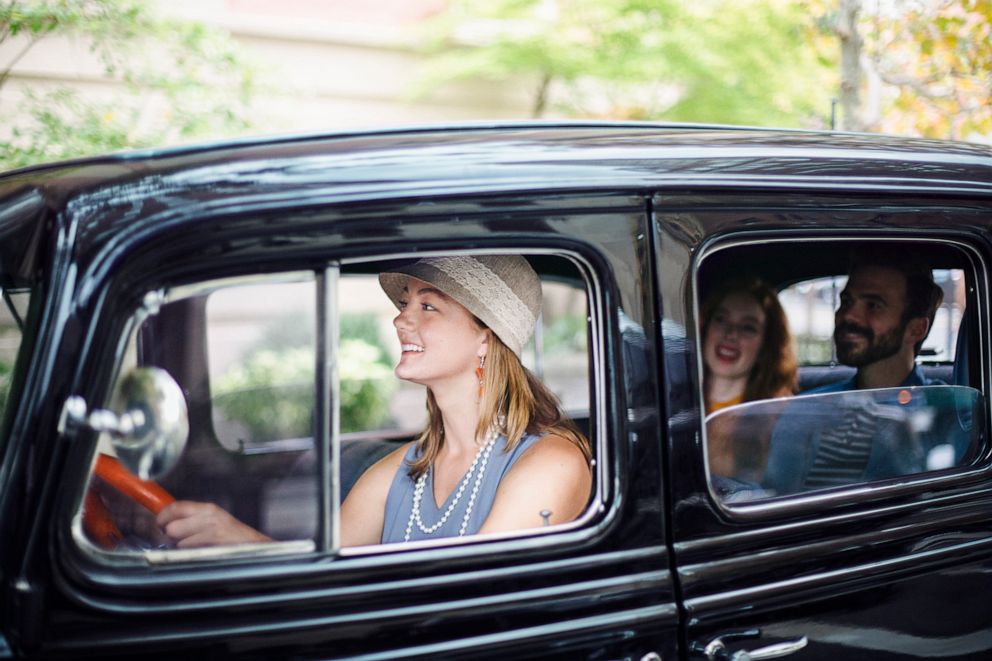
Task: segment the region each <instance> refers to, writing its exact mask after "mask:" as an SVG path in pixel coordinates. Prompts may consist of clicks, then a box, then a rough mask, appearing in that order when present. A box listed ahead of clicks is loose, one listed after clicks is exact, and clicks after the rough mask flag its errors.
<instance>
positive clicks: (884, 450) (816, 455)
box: [697, 240, 988, 504]
mask: <svg viewBox="0 0 992 661" xmlns="http://www.w3.org/2000/svg"><path fill="white" fill-rule="evenodd" d="M983 274H984V266H983V264H982V262H981V261H980V259H978V257H977V256H976V255H975V254H974V253H972V252H971V251H970V250H968V249H966V248H964V247H961V246H958V245H954V244H950V243H940V242H927V243H920V242H900V241H864V240H861V241H849V242H848V241H820V242H816V241H813V242H808V243H802V244H796V243H794V242H790V241H781V242H769V243H767V244H762V245H758V246H756V245H753V244H750V245H746V246H726V247H721V248H717V249H715V250H712V251H710V252H709V253H708V254H706V255H704V257H703V259H702V260H701V262H700V265H699V268H698V271H697V312H698V320H699V322H698V323H699V325H698V335H697V337H698V343H699V344H698V347H699V356H700V357H701V359H700V365H699V370H700V385H701V401H702V404H703V407H704V408H705V412H706V414H705V429H704V434H705V439H706V464H707V471H708V475H709V480H710V485H711V489H712V491H713V493H714V495H715V496H716V497H717V498H718V499H720V500H722V501H723V502H725V503H728V504H733V503H741V502H751V501H755V500H765V499H770V498H780V497H786V496H792V495H796V494H805V493H810V492H818V491H829V490H838V489H840V490H842V489H843V488H845V487H850V486H852V485H858V484H864V483H871V482H886V481H891V482H895V481H901V480H904V479H905V478H906V477H907V476H912V475H916V474H928V473H936V472H941V471H944V472H947V471H953V470H955V469H961V468H964V467H969V466H972V465H974V464H976V463H977V462H980V461H981V460H982V458H983V457H984V456H985V455H986V454H987V448H986V446H987V443H988V441H987V429H986V410H985V409H986V403H985V399H986V395H985V392H984V385H983V384H984V374H983V368H982V360H981V356H982V351H983V348H982V347H981V346H980V342H979V337H980V334H979V332H978V329H979V328H980V324H981V319H980V317H981V316H982V312H981V311H982V310H983V309H984V308H983V303H982V301H983V300H984V299H983V296H982V294H981V288H980V283H982V282H984V275H983Z"/></svg>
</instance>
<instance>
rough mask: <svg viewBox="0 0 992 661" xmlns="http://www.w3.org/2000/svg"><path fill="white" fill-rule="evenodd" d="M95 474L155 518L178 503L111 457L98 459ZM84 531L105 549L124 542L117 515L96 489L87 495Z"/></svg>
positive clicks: (103, 455) (170, 495) (162, 490)
mask: <svg viewBox="0 0 992 661" xmlns="http://www.w3.org/2000/svg"><path fill="white" fill-rule="evenodd" d="M93 474H94V475H96V476H97V477H99V478H100V479H101V480H103V481H104V482H106V483H107V484H108V485H110V486H111V487H113V488H114V489H116V490H117V491H119V492H120V493H121V494H123V495H124V496H126V497H127V498H129V499H130V500H132V501H134V502H135V503H137V504H138V505H141V506H142V507H144V508H145V509H147V510H148V511H150V512H151V513H152V514H156V515H157V514H158V513H159V512H161V511H162V510H163V509H165V507H166V506H167V505H169V504H171V503H173V502H175V500H176V499H175V498H173V497H172V494H170V493H169V492H168V491H166V490H165V489H163V488H162V487H160V486H159V485H157V484H155V483H154V482H150V481H148V480H142V479H141V478H139V477H138V476H137V475H135V474H134V473H132V472H131V471H129V470H128V469H126V468H124V466H123V465H121V463H120V462H119V461H117V459H115V458H114V457H111V456H110V455H106V454H100V455H97V459H96V467H95V468H94V469H93ZM83 529H84V530H85V531H86V533H87V534H88V535H89V536H90V538H91V539H92V540H93V541H95V542H96V543H97V544H98V545H100V546H101V547H103V548H105V549H113V548H115V547H116V546H117V545H118V544H120V543H121V541H123V539H124V535H122V534H121V531H120V528H118V527H117V523H116V522H115V521H114V516H113V514H111V513H110V510H108V509H107V506H106V505H105V504H104V503H103V500H102V499H101V498H100V496H99V494H97V492H96V491H95V490H94V489H93V488H92V487H90V489H89V491H87V492H86V503H85V509H84V511H83Z"/></svg>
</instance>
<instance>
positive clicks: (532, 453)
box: [479, 435, 592, 534]
mask: <svg viewBox="0 0 992 661" xmlns="http://www.w3.org/2000/svg"><path fill="white" fill-rule="evenodd" d="M591 488H592V472H591V471H590V469H589V463H588V462H587V461H586V458H585V456H584V455H583V454H582V451H581V450H580V449H579V448H578V447H576V446H575V444H574V443H572V442H571V441H569V440H568V439H566V438H563V437H561V436H555V435H548V436H545V437H544V438H542V439H541V440H539V441H538V442H537V443H535V444H534V445H533V446H531V447H530V448H529V449H528V450H527V451H526V452H524V454H523V456H521V457H520V459H519V460H517V462H516V463H515V464H514V465H513V467H512V468H511V469H510V470H509V472H508V473H507V474H506V476H505V477H504V478H503V481H502V482H500V485H499V487H498V488H497V490H496V499H495V501H494V502H493V508H492V510H491V511H490V512H489V516H488V517H486V521H485V523H484V524H482V529H481V530H479V533H480V534H485V533H492V532H504V531H507V530H520V529H523V528H537V527H540V526H543V525H544V524H545V518H544V517H543V516H542V515H541V512H550V515H549V516H548V518H547V521H548V522H549V523H551V524H556V523H567V522H569V521H572V520H574V519H575V518H576V517H578V516H579V515H580V514H582V511H583V510H584V509H585V507H586V504H587V503H588V502H589V493H590V490H591Z"/></svg>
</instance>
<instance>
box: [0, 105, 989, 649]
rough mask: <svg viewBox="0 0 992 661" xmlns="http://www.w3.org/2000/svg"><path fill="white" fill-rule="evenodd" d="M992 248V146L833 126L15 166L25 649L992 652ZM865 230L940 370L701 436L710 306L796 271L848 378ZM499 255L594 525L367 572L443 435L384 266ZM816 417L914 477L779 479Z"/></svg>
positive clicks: (814, 369) (10, 355)
mask: <svg viewBox="0 0 992 661" xmlns="http://www.w3.org/2000/svg"><path fill="white" fill-rule="evenodd" d="M990 231H992V150H990V149H989V148H988V147H982V146H978V145H966V144H952V143H941V142H931V141H924V140H911V139H896V138H883V137H878V136H863V135H846V134H835V133H819V134H818V133H807V132H786V131H767V130H742V129H733V128H719V127H713V128H706V127H670V126H651V125H637V124H627V125H623V124H617V125H583V124H565V125H547V124H544V125H512V126H497V127H460V128H446V129H411V130H404V131H389V132H378V133H353V134H343V135H327V136H314V137H305V138H300V137H294V138H286V139H266V140H259V141H242V142H237V143H226V144H218V145H210V146H204V147H189V148H180V149H171V150H162V151H147V152H136V153H126V154H120V155H113V156H107V157H103V158H94V159H87V160H81V161H75V162H69V163H63V164H55V165H51V166H44V167H36V168H29V169H25V170H20V171H16V172H11V173H8V174H6V175H3V176H2V177H0V237H2V238H0V286H2V289H3V297H4V301H5V303H6V305H5V306H3V307H4V308H5V312H4V313H3V314H4V316H3V318H2V320H0V321H2V323H3V333H2V335H0V340H2V346H0V372H2V373H0V378H2V380H3V384H4V392H3V418H2V429H0V590H2V592H3V602H2V604H3V605H2V606H0V657H2V658H46V659H47V658H71V659H79V658H100V659H106V658H114V657H125V658H132V657H137V656H141V657H144V658H151V657H161V658H170V659H175V658H181V657H182V656H186V657H187V658H220V657H227V656H237V657H243V658H339V657H342V658H343V657H360V658H366V659H397V658H410V657H435V658H508V657H511V656H512V657H520V658H534V657H538V658H544V657H555V658H557V657H562V658H590V659H634V660H640V659H643V660H649V659H664V660H665V661H672V660H674V659H684V660H688V659H748V658H752V659H760V658H776V657H784V656H789V655H791V656H792V657H793V658H796V659H835V658H845V659H848V660H849V661H854V660H856V659H871V660H880V659H917V658H942V659H977V658H992V608H990V607H989V599H990V596H989V595H992V444H990V439H989V435H988V432H987V429H988V421H989V415H990V410H989V405H988V402H987V401H986V398H985V393H986V392H989V389H990V387H992V383H990V375H989V368H988V365H989V352H990V349H992V345H990V342H992V339H990V338H992V336H990V333H989V312H990V302H989V286H990V272H989V264H990V263H992V241H990V236H992V234H990ZM865 246H868V247H871V248H873V249H875V250H880V251H884V252H888V253H891V254H897V255H902V254H907V255H908V254H913V255H916V256H917V257H920V258H922V259H925V260H927V261H928V262H929V268H931V269H932V273H933V275H934V278H935V280H936V282H937V284H938V285H939V286H940V287H941V289H942V291H943V294H944V296H943V304H942V306H941V308H940V309H939V310H938V311H937V314H936V317H935V319H934V321H933V323H932V330H931V332H930V335H929V337H928V339H927V341H926V343H925V344H924V345H923V347H922V350H921V351H920V353H919V357H918V360H917V364H918V368H919V370H920V371H921V372H922V373H923V374H925V375H926V380H925V382H924V383H922V384H918V385H916V386H914V387H911V388H898V389H896V391H889V390H878V389H861V390H856V391H842V392H834V393H833V394H818V395H808V396H803V395H800V396H797V397H794V398H788V399H784V400H783V399H771V400H767V401H755V402H749V403H745V404H741V405H738V406H731V407H729V408H728V409H726V410H724V411H721V412H717V413H711V414H709V415H706V414H705V410H704V395H703V390H702V386H703V375H704V366H703V362H702V356H701V350H702V349H701V347H702V344H701V341H702V340H701V337H700V328H699V321H700V310H701V306H702V305H703V301H704V300H705V297H706V293H707V291H708V290H709V289H710V288H712V287H714V286H715V285H716V283H718V282H719V281H721V280H723V279H725V278H730V277H736V276H737V275H740V274H753V275H756V276H759V277H761V278H762V279H763V280H764V281H765V282H767V283H769V284H771V285H772V286H774V289H775V290H776V292H777V294H778V296H779V299H780V300H781V302H782V306H783V307H784V309H785V310H786V312H787V314H788V318H789V322H790V326H791V329H792V333H793V335H794V337H795V339H796V343H797V351H798V362H799V379H800V388H801V389H804V390H805V389H807V388H809V387H812V386H814V385H822V384H827V383H836V382H839V381H842V380H844V379H848V378H850V375H851V369H850V368H847V367H845V366H843V365H838V363H837V360H836V356H835V355H834V353H833V346H832V342H831V334H832V331H833V313H834V310H835V308H836V306H837V296H838V295H839V292H840V291H842V290H843V287H844V278H845V275H846V273H847V264H848V259H849V256H850V254H851V252H852V249H854V248H863V247H865ZM478 253H515V254H521V255H524V256H525V257H526V258H527V259H528V260H529V261H530V262H531V264H532V265H533V266H534V268H535V270H536V271H537V272H538V274H539V275H540V277H541V279H542V283H543V286H544V294H545V297H544V298H545V307H544V311H543V314H542V318H541V320H540V322H539V328H538V332H537V333H536V335H535V339H534V340H533V341H532V343H531V345H529V347H528V348H526V349H525V352H524V353H525V362H526V364H527V365H528V366H529V367H530V368H531V369H532V370H533V371H534V372H535V373H536V374H538V375H539V376H540V377H541V378H542V379H544V380H545V382H546V383H547V384H548V385H549V386H550V387H551V388H552V389H553V390H554V391H555V392H556V393H557V394H558V395H559V397H560V398H561V400H562V403H563V406H564V408H565V409H566V410H567V411H568V412H569V414H570V415H571V416H572V417H573V418H574V419H575V421H576V422H577V423H578V425H579V426H580V427H581V428H582V430H583V431H584V432H585V433H586V434H587V436H588V438H589V439H590V441H591V443H592V447H593V455H594V460H593V467H594V485H593V489H592V493H591V494H590V498H589V503H588V507H587V509H586V510H585V513H584V514H583V515H582V516H580V517H579V518H578V519H577V520H575V521H573V522H571V523H568V524H565V525H551V526H547V527H544V528H536V529H531V530H522V531H519V532H518V533H513V534H503V535H488V536H486V535H480V536H474V537H464V538H456V539H449V540H441V541H437V542H415V543H413V542H412V543H406V544H386V545H376V546H368V547H360V548H342V547H341V544H340V530H339V520H338V513H339V507H340V502H341V500H342V498H343V497H344V496H345V495H346V494H347V492H348V490H349V489H350V487H351V485H352V484H353V483H354V481H355V479H356V478H357V476H358V475H360V474H361V473H362V471H363V470H364V469H365V468H366V467H367V466H368V465H370V463H371V462H373V461H375V460H376V459H377V458H378V457H381V456H382V455H383V453H385V452H389V451H390V449H392V448H395V447H397V444H398V443H401V442H404V441H407V440H409V439H411V438H413V437H415V436H416V435H417V433H418V432H419V429H420V426H421V425H423V423H424V393H423V391H422V390H420V389H418V388H416V387H412V386H410V385H409V384H403V383H400V382H398V381H397V379H395V377H393V375H392V369H391V368H392V365H393V364H394V359H395V355H396V352H397V351H398V347H397V346H396V344H397V343H396V339H395V335H394V334H393V332H392V328H391V326H390V322H389V320H390V319H391V317H392V315H394V314H395V311H394V310H393V309H392V308H391V304H390V303H389V301H388V299H387V298H386V297H385V295H383V294H382V292H381V290H380V289H379V288H378V284H377V280H376V274H377V273H378V272H380V271H382V270H384V269H385V268H387V267H388V266H389V265H390V264H393V263H394V262H395V261H396V260H409V259H411V258H415V257H419V256H424V255H451V254H478ZM790 411H791V412H792V413H790ZM825 411H829V412H831V413H830V414H829V415H828V414H825V413H824V412H825ZM796 412H799V413H801V414H803V415H805V416H806V417H805V418H802V419H801V420H800V422H799V423H798V425H797V424H794V425H793V428H794V429H799V430H800V431H801V432H802V433H800V432H792V438H791V439H790V440H794V439H795V438H796V437H798V436H803V437H805V435H807V434H808V435H809V436H810V437H814V436H817V435H818V434H819V435H821V436H824V435H830V437H831V438H832V439H833V441H832V442H835V443H840V442H843V441H844V439H843V438H838V434H840V431H838V430H841V429H846V428H847V427H846V426H851V427H853V426H856V424H858V423H866V424H869V425H871V426H870V429H871V431H870V432H869V433H867V434H866V433H861V435H860V436H858V437H857V438H858V439H860V440H859V442H861V443H864V444H869V445H870V444H872V443H876V444H878V445H879V446H880V447H882V450H879V451H880V452H881V451H883V450H884V451H885V452H886V453H889V454H888V458H889V459H890V460H891V461H889V464H891V466H893V467H894V468H891V469H889V470H888V471H887V472H883V471H876V472H871V471H868V470H865V471H862V472H860V473H857V472H852V471H851V470H846V471H841V472H840V473H836V474H835V478H834V479H833V481H831V480H829V479H828V480H825V481H824V480H820V481H816V480H814V479H813V477H816V476H814V475H813V474H812V472H810V471H809V470H807V469H806V468H803V466H800V465H799V464H798V463H796V464H789V463H785V464H782V463H781V462H779V465H776V467H774V468H773V467H772V466H771V465H770V462H769V461H768V460H767V459H766V458H767V455H768V443H769V442H771V443H773V444H774V443H775V442H776V441H775V435H774V433H772V432H771V431H768V433H769V434H771V436H770V440H769V438H763V439H762V438H758V439H757V440H756V439H754V438H751V437H752V436H754V435H755V434H756V433H757V432H755V430H759V431H760V430H773V429H775V428H776V427H777V424H778V422H777V421H778V420H780V419H781V418H783V417H789V416H792V417H791V419H792V420H793V422H795V420H796V418H795V414H796ZM803 412H805V413H803ZM721 421H723V422H729V423H730V424H729V425H728V424H720V423H721ZM838 421H840V422H838ZM848 423H850V424H848ZM845 425H846V426H845ZM728 429H729V430H730V432H729V434H730V436H729V437H727V434H728V431H727V430H728ZM745 436H746V437H748V438H745ZM728 438H729V440H728ZM718 443H719V444H722V447H734V448H737V449H736V450H734V451H733V453H732V454H733V461H731V469H727V468H726V465H725V464H726V462H725V459H726V457H724V456H722V455H721V456H718V455H717V454H716V453H715V451H714V448H715V447H716V446H717V444H718ZM728 443H729V444H730V445H727V444H728ZM883 446H884V447H883ZM802 447H803V451H809V452H814V451H812V450H808V448H807V447H806V446H802ZM734 453H736V454H734ZM814 453H815V452H814ZM113 457H116V459H114V458H113ZM815 459H816V461H819V462H821V464H822V461H821V460H823V461H826V459H824V457H821V456H819V455H817V456H816V457H815ZM735 462H736V463H735ZM813 463H815V462H813ZM821 464H817V466H820V468H822V465H821ZM783 466H784V468H783ZM817 470H819V469H817ZM776 472H777V474H776V477H775V480H772V479H771V478H770V477H769V475H770V474H771V473H776ZM814 472H815V471H814ZM821 472H822V471H821ZM836 475H840V476H841V477H840V478H837V477H836ZM115 476H116V477H115ZM121 476H123V477H121ZM135 476H137V477H135ZM820 477H822V475H820ZM143 478H149V479H143ZM118 480H119V481H118ZM776 480H778V481H776ZM787 480H792V482H791V484H793V486H791V487H784V486H776V485H778V484H785V483H786V481H787ZM171 498H181V499H192V500H200V501H209V502H214V503H217V504H218V505H219V506H221V507H223V508H225V509H227V510H228V511H230V512H232V513H233V514H235V515H236V516H237V517H238V518H239V519H240V520H242V521H244V522H245V523H247V524H248V525H251V526H253V527H255V528H256V529H258V530H261V531H263V532H265V533H266V534H267V535H268V536H269V537H271V538H272V539H273V540H275V541H272V542H266V543H258V544H240V545H231V546H221V547H211V548H193V549H178V548H172V547H171V546H170V545H169V544H168V543H164V542H163V540H162V539H161V536H160V535H157V534H156V530H155V529H154V526H149V525H148V518H149V517H148V515H147V513H146V512H144V510H145V509H146V508H147V509H150V510H152V511H154V510H156V509H157V508H161V507H162V504H163V503H164V502H167V501H168V500H170V499H171ZM134 503H138V505H135V504H134Z"/></svg>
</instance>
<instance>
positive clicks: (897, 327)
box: [834, 266, 907, 367]
mask: <svg viewBox="0 0 992 661" xmlns="http://www.w3.org/2000/svg"><path fill="white" fill-rule="evenodd" d="M905 309H906V277H905V276H904V275H903V274H901V273H900V272H899V271H896V270H895V269H890V268H884V267H876V266H868V267H862V268H859V269H858V270H856V271H854V272H853V273H852V274H851V276H850V278H848V281H847V286H846V287H844V291H842V292H841V294H840V307H839V308H838V309H837V314H836V315H835V316H834V343H835V344H836V346H837V358H838V359H839V360H840V362H842V363H843V364H845V365H850V366H851V367H863V366H865V365H870V364H872V363H875V362H878V361H880V360H884V359H885V358H889V357H890V356H893V355H895V354H896V353H897V352H898V351H899V350H900V349H901V348H902V346H903V344H904V341H905V336H906V325H907V323H906V322H905V321H904V320H903V312H904V311H905Z"/></svg>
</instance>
